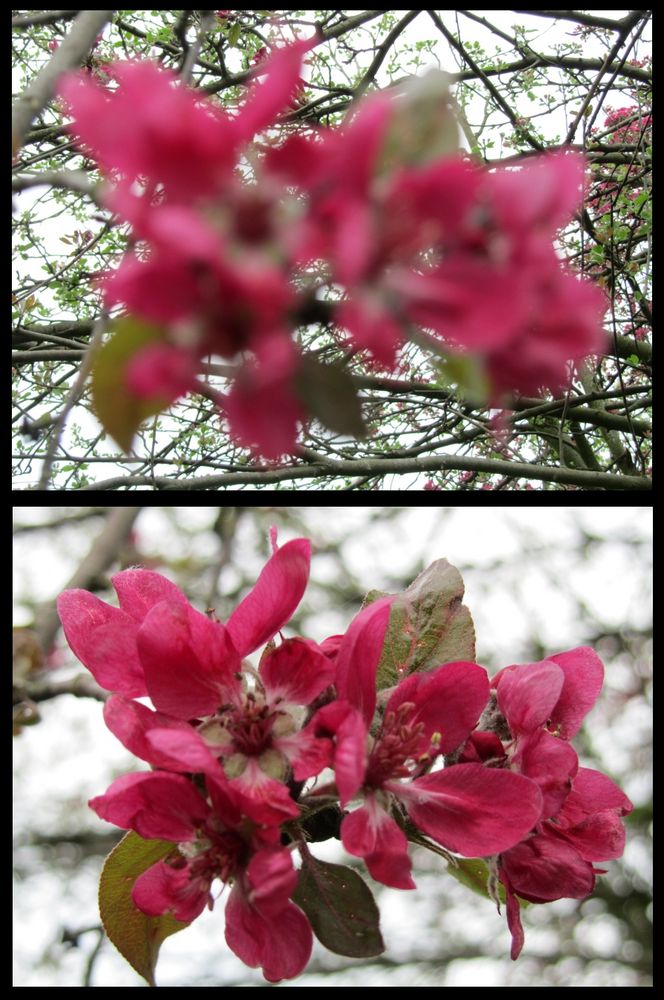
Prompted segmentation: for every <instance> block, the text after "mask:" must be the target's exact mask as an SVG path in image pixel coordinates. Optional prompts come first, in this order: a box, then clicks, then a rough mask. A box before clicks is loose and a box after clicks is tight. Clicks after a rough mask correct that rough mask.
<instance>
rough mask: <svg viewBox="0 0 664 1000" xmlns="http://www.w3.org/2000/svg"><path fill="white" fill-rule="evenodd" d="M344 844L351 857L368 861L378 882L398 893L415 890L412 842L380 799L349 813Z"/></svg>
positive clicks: (369, 798) (343, 827)
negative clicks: (384, 807) (379, 801)
mask: <svg viewBox="0 0 664 1000" xmlns="http://www.w3.org/2000/svg"><path fill="white" fill-rule="evenodd" d="M341 841H342V843H343V845H344V847H345V848H346V850H347V851H348V853H349V854H354V855H356V856H357V857H360V858H364V861H365V864H366V866H367V868H368V870H369V872H370V874H371V877H372V878H375V879H376V881H378V882H382V883H383V885H389V886H392V887H393V888H394V889H415V888H416V886H415V883H414V882H413V879H412V878H411V874H410V858H409V857H408V838H407V837H406V835H405V833H404V832H403V830H401V828H400V827H399V826H398V825H397V823H396V822H395V820H393V819H392V817H391V816H390V815H389V814H388V813H387V812H385V810H384V809H383V808H382V806H381V805H380V804H379V803H378V802H377V800H376V797H375V796H373V795H368V796H367V797H366V799H365V802H364V805H363V806H361V807H360V808H359V809H356V810H355V811H354V812H351V813H348V815H347V816H346V817H345V818H344V820H343V822H342V824H341Z"/></svg>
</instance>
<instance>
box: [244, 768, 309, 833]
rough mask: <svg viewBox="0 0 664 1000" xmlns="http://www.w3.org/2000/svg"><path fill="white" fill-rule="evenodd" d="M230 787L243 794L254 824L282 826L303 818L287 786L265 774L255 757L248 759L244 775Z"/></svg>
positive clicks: (247, 810)
mask: <svg viewBox="0 0 664 1000" xmlns="http://www.w3.org/2000/svg"><path fill="white" fill-rule="evenodd" d="M229 785H230V787H231V789H232V790H233V792H234V793H236V794H238V795H239V802H240V804H241V807H242V811H243V812H244V813H245V814H246V815H247V816H249V818H250V819H253V821H254V823H265V824H267V825H270V824H273V823H277V824H278V823H283V822H284V821H285V820H288V819H295V818H296V817H297V816H299V815H300V810H299V809H298V807H297V805H296V803H295V802H294V801H293V799H292V798H291V796H290V794H289V791H288V788H287V787H286V785H284V783H283V782H282V781H276V780H275V779H274V778H270V777H268V775H267V774H265V773H264V772H263V771H261V769H260V766H259V764H258V761H257V760H256V758H254V757H249V758H248V760H247V764H246V767H245V769H244V771H243V772H242V774H241V775H240V776H239V777H238V778H232V779H231V780H230V781H229Z"/></svg>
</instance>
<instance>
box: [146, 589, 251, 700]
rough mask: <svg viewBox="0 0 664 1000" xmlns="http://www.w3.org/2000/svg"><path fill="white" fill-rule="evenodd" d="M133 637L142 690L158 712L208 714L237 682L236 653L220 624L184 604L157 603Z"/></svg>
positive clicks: (237, 665)
mask: <svg viewBox="0 0 664 1000" xmlns="http://www.w3.org/2000/svg"><path fill="white" fill-rule="evenodd" d="M137 642H138V650H139V654H140V657H141V662H142V664H143V667H144V670H145V678H146V681H147V686H148V692H149V694H150V697H151V698H152V701H153V702H154V704H155V706H156V707H157V708H158V709H159V711H161V712H166V713H167V714H169V715H172V716H175V718H177V719H193V718H196V717H197V716H200V715H210V714H211V713H212V712H214V711H215V709H216V708H218V706H219V705H220V704H221V703H222V702H223V701H224V699H225V698H226V697H228V692H229V690H230V691H233V690H234V689H235V688H236V687H237V683H238V682H237V680H236V678H235V671H237V670H238V668H239V666H240V658H239V656H238V654H237V652H236V650H235V648H234V646H233V643H232V641H231V639H230V636H229V635H228V633H227V631H226V629H225V628H224V626H223V625H221V624H220V623H219V622H213V621H210V619H209V618H206V617H205V615H202V614H201V613H200V612H199V611H196V610H195V609H194V608H192V607H190V606H189V605H182V604H174V603H172V602H163V603H161V604H158V605H157V606H156V607H154V608H153V609H152V611H150V613H149V614H148V616H147V617H146V619H145V621H144V622H143V624H142V625H141V627H140V629H139V632H138V637H137Z"/></svg>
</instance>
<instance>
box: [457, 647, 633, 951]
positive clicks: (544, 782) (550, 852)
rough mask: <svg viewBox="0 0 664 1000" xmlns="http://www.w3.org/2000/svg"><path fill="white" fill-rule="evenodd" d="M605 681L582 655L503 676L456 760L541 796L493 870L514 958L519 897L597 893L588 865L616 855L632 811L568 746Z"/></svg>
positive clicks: (584, 651)
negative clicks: (507, 773)
mask: <svg viewBox="0 0 664 1000" xmlns="http://www.w3.org/2000/svg"><path fill="white" fill-rule="evenodd" d="M603 678H604V667H603V664H602V661H601V660H600V658H599V657H598V656H597V654H596V653H595V651H594V650H593V649H591V648H590V647H588V646H581V647H579V648H578V649H572V650H569V651H567V652H565V653H559V654H557V655H556V656H550V657H547V659H546V660H541V661H540V662H538V663H526V664H514V665H511V666H509V667H505V668H504V669H503V670H501V671H499V672H498V673H497V674H496V675H495V677H494V678H493V679H492V681H491V686H492V687H493V688H494V689H495V702H496V704H495V705H490V707H489V709H488V710H487V712H486V713H485V715H484V716H483V722H484V724H485V726H486V729H487V730H488V731H484V732H475V733H473V734H472V735H471V737H470V740H469V741H468V744H467V745H466V747H464V750H463V752H462V755H461V758H460V759H461V760H477V759H481V760H483V761H484V762H485V764H487V765H491V767H492V768H495V767H501V768H509V769H510V770H511V771H512V772H514V771H517V772H519V773H521V774H523V775H526V776H527V777H528V778H530V779H531V780H532V781H533V782H535V783H536V784H537V786H538V787H539V789H540V792H541V795H542V811H541V815H540V817H539V822H538V823H537V824H533V829H532V831H531V832H530V834H529V835H528V836H526V837H525V838H524V839H523V840H522V841H521V843H519V844H516V845H514V846H513V847H511V848H509V849H508V850H505V851H503V852H502V854H501V857H500V860H499V870H500V878H501V880H502V881H503V884H504V885H505V889H506V892H507V900H508V905H507V920H508V925H509V928H510V931H511V933H512V951H511V955H512V958H517V956H518V955H519V953H520V951H521V949H522V947H523V941H524V936H523V928H522V926H521V920H520V915H519V901H518V898H517V896H520V897H522V898H523V899H527V900H529V901H531V902H534V903H542V902H546V901H548V900H552V899H562V898H566V897H569V898H572V899H582V898H584V897H585V896H587V895H589V894H590V893H591V892H592V890H593V888H594V885H595V876H596V874H597V870H596V869H594V868H593V864H592V862H595V861H608V860H611V859H612V858H617V857H619V856H620V855H621V854H622V851H623V847H624V842H625V833H624V829H623V826H622V822H621V817H622V816H625V815H626V814H627V813H629V812H630V811H631V809H632V805H631V803H630V801H629V799H628V798H627V797H626V796H625V795H624V794H623V792H622V791H621V790H620V789H619V788H618V787H617V785H615V784H614V782H613V781H611V779H610V778H607V777H606V776H605V775H603V774H600V773H599V772H598V771H591V770H589V769H587V768H579V762H578V758H577V755H576V752H575V750H574V749H573V747H572V746H571V745H570V743H569V742H568V741H569V740H570V739H571V738H572V737H574V736H575V735H576V733H577V732H578V731H579V728H580V726H581V724H582V722H583V719H584V718H585V716H586V715H587V714H588V712H589V711H590V709H591V708H592V706H593V705H594V704H595V701H596V700H597V697H598V695H599V692H600V689H601V686H602V681H603ZM499 737H500V738H499Z"/></svg>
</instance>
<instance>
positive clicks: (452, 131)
mask: <svg viewBox="0 0 664 1000" xmlns="http://www.w3.org/2000/svg"><path fill="white" fill-rule="evenodd" d="M449 82H450V76H449V74H447V73H444V72H442V71H441V70H435V69H432V70H430V71H429V72H428V73H425V74H424V75H423V76H415V77H412V78H411V79H410V80H408V82H407V83H405V84H404V85H403V87H401V88H400V90H398V91H397V96H396V99H395V102H394V112H393V114H392V116H391V118H390V123H389V126H388V129H387V135H386V138H385V141H384V143H383V149H382V152H381V155H380V159H379V172H380V173H383V172H386V173H389V172H391V171H393V170H396V169H398V168H399V167H404V166H420V165H422V164H424V163H430V162H431V161H432V160H438V159H441V158H442V157H444V156H451V155H452V154H453V153H456V152H457V151H458V149H459V128H458V125H457V121H456V118H455V117H454V113H453V111H452V106H451V102H450V99H449Z"/></svg>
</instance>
